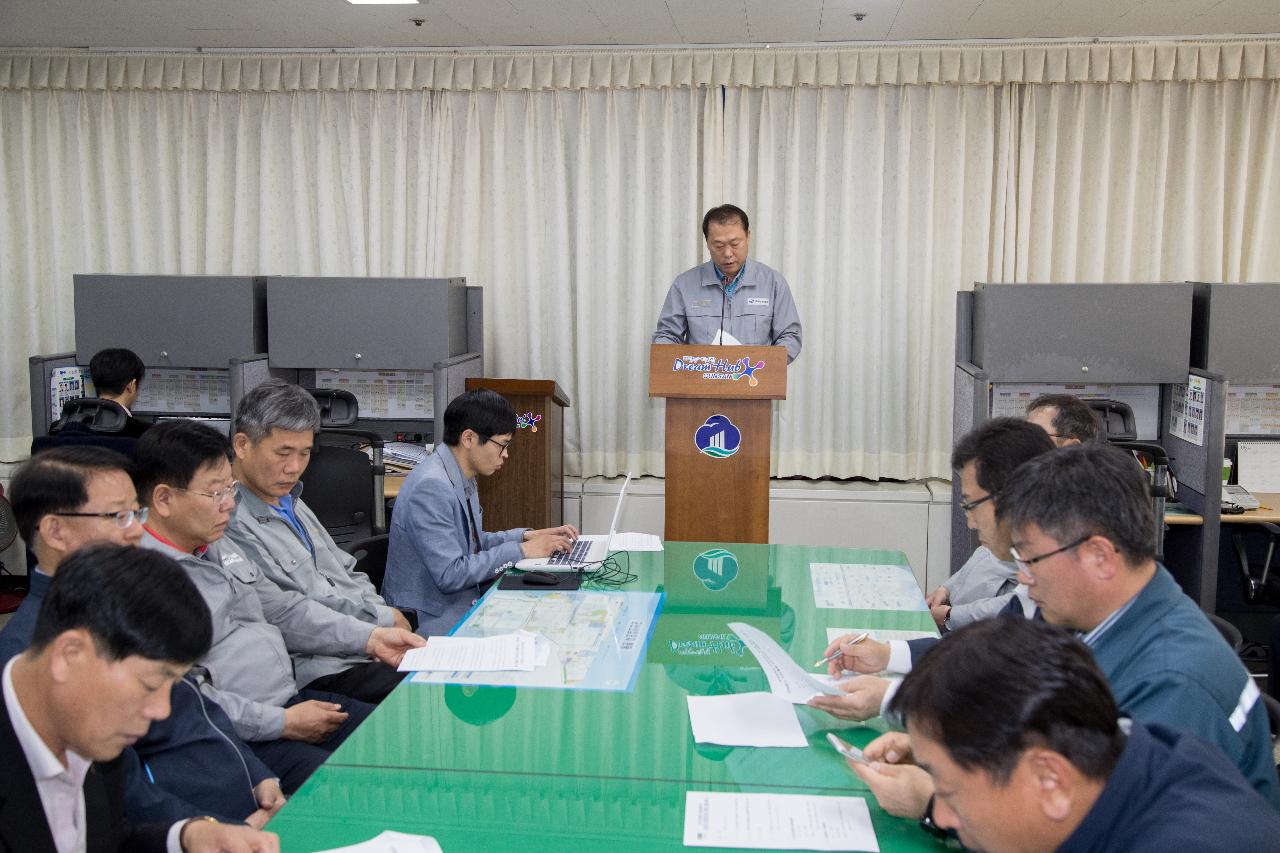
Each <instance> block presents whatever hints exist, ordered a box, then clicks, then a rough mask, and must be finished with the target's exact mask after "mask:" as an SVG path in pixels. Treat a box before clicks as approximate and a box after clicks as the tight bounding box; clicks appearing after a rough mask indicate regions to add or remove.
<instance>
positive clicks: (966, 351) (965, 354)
mask: <svg viewBox="0 0 1280 853" xmlns="http://www.w3.org/2000/svg"><path fill="white" fill-rule="evenodd" d="M956 361H959V362H972V361H973V291H971V290H962V291H960V292H959V293H957V294H956Z"/></svg>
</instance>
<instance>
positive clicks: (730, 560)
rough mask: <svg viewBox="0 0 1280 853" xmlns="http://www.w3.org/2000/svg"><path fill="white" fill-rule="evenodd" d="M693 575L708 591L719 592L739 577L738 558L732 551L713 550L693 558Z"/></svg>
mask: <svg viewBox="0 0 1280 853" xmlns="http://www.w3.org/2000/svg"><path fill="white" fill-rule="evenodd" d="M693 573H694V574H695V575H696V576H697V577H698V580H700V581H702V585H703V586H705V587H706V588H707V589H709V590H711V591H712V592H719V591H720V590H722V589H724V588H725V587H727V586H728V585H729V584H731V583H733V581H734V579H736V578H737V577H738V558H737V557H735V556H733V552H731V551H726V550H725V549H723V548H712V549H711V550H710V551H703V552H702V553H701V554H699V555H698V556H696V557H694V558H693Z"/></svg>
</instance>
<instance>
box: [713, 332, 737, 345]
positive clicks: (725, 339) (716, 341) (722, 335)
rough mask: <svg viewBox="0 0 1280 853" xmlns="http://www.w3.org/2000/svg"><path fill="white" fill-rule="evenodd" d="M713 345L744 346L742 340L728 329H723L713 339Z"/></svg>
mask: <svg viewBox="0 0 1280 853" xmlns="http://www.w3.org/2000/svg"><path fill="white" fill-rule="evenodd" d="M711 346H713V347H714V346H726V347H740V346H742V341H740V340H738V339H737V338H735V337H734V336H733V335H731V334H729V332H728V330H727V329H721V330H720V331H718V332H716V336H715V337H714V338H712V339H711Z"/></svg>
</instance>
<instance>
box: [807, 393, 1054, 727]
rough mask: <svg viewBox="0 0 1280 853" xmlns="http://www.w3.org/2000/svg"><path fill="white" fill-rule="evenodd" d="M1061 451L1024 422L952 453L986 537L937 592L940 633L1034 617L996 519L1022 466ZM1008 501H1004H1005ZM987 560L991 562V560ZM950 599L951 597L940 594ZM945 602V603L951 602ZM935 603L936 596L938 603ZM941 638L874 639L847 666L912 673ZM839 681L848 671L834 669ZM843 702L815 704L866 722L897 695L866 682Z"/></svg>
mask: <svg viewBox="0 0 1280 853" xmlns="http://www.w3.org/2000/svg"><path fill="white" fill-rule="evenodd" d="M1052 450H1053V442H1052V441H1051V440H1050V439H1049V436H1048V435H1046V434H1045V431H1044V430H1043V429H1041V428H1040V427H1038V426H1036V425H1035V424H1033V423H1029V422H1028V421H1024V420H1019V419H1017V418H996V419H995V420H992V421H988V422H987V423H985V424H983V425H982V426H980V427H978V428H977V429H975V430H973V431H972V432H969V433H968V434H966V435H965V436H964V437H963V438H961V439H960V441H959V443H957V444H956V446H955V449H954V450H953V451H952V453H951V467H952V469H953V470H955V471H956V473H957V474H958V475H959V479H960V497H961V503H960V510H961V511H962V512H964V514H965V521H966V522H967V523H968V525H969V528H970V529H971V530H976V531H977V532H978V541H979V542H980V543H981V547H980V548H979V549H978V551H976V552H974V557H973V558H971V559H970V560H969V561H968V562H966V563H965V564H964V566H963V567H962V568H961V569H960V570H959V571H958V572H956V573H955V574H954V575H952V576H951V577H950V578H949V579H948V581H947V584H946V586H944V587H939V588H938V590H936V591H935V593H934V596H937V597H938V598H939V599H940V600H943V601H944V602H945V603H944V604H941V605H934V606H933V610H934V614H935V619H938V616H939V615H941V616H942V618H941V619H938V622H939V627H940V628H941V629H942V630H944V631H949V630H950V629H952V628H954V627H959V626H961V625H965V624H968V623H970V622H974V621H977V620H979V619H984V618H986V617H989V616H995V615H999V614H1001V613H1004V612H1006V611H1008V612H1010V613H1016V612H1021V611H1022V609H1023V608H1024V606H1025V608H1026V611H1027V615H1029V614H1030V613H1031V612H1032V610H1033V608H1032V607H1031V606H1030V604H1029V603H1027V604H1025V605H1024V602H1023V601H1022V599H1020V598H1019V597H1018V596H1017V595H1015V590H1016V589H1017V586H1018V579H1017V572H1018V570H1017V567H1016V566H1015V565H1014V564H1013V563H1012V562H1011V560H1012V557H1011V556H1010V554H1009V545H1010V543H1009V528H1008V526H1007V525H1005V524H1001V523H1000V522H999V521H998V519H997V517H996V507H997V505H999V504H1000V503H1002V502H1003V500H1004V497H1003V494H1002V492H1003V490H1004V488H1005V486H1006V485H1008V483H1009V481H1010V480H1011V479H1012V477H1013V472H1014V471H1016V470H1017V469H1018V467H1019V466H1020V465H1022V463H1024V462H1026V461H1027V460H1029V459H1034V458H1036V457H1037V456H1041V455H1043V454H1046V453H1049V452H1050V451H1052ZM998 495H999V496H1000V497H997V496H998ZM984 553H985V556H984ZM939 593H942V594H944V595H939ZM944 596H945V597H944ZM932 597H933V596H931V598H932ZM847 639H848V638H847V637H842V638H840V639H839V640H837V641H836V642H834V643H832V644H831V646H830V647H829V648H828V649H827V652H826V654H828V655H830V654H834V653H835V652H836V651H837V650H839V649H841V648H842V643H843V642H844V641H846V640H847ZM936 642H937V640H936V639H925V640H910V641H906V642H904V641H902V640H891V641H889V642H887V643H881V642H877V641H876V640H872V639H869V638H868V639H866V640H863V641H861V642H859V643H858V644H857V645H856V646H849V647H843V648H845V649H847V651H846V655H845V657H846V658H849V659H848V660H844V661H843V662H842V663H839V662H833V664H832V666H833V668H834V667H836V666H837V663H839V665H840V666H842V667H843V668H844V669H847V670H850V671H854V672H867V673H871V672H880V671H881V670H886V669H887V670H889V671H890V672H908V671H910V669H911V662H912V661H913V660H916V659H918V658H919V657H920V655H922V654H923V653H924V651H925V650H927V649H928V648H931V647H932V645H933V644H934V643H936ZM833 672H834V674H837V675H838V674H839V672H840V669H839V668H835V669H833ZM841 686H842V687H843V689H844V690H845V691H846V692H845V695H843V696H815V697H814V698H813V699H812V700H811V702H812V704H813V705H814V706H815V707H818V708H821V709H823V710H824V711H828V712H830V713H832V714H835V715H837V716H840V717H845V718H849V719H860V720H865V719H868V718H870V717H874V716H876V715H877V714H879V713H880V708H881V706H882V705H883V704H884V702H885V700H886V699H887V698H888V697H887V691H889V690H890V689H891V688H892V684H891V682H890V681H889V680H888V679H884V678H877V677H875V676H870V675H868V676H863V677H859V678H854V679H850V680H848V681H845V682H843V683H842V685H841Z"/></svg>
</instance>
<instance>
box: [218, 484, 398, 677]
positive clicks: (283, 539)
mask: <svg viewBox="0 0 1280 853" xmlns="http://www.w3.org/2000/svg"><path fill="white" fill-rule="evenodd" d="M290 494H292V495H293V508H294V514H295V515H296V516H297V517H298V522H299V523H300V524H301V525H302V527H303V529H305V530H306V531H307V534H308V535H309V536H310V537H311V543H312V545H313V546H314V547H315V556H312V554H311V549H310V548H308V547H307V544H306V543H305V542H303V541H302V539H301V538H300V537H299V536H298V534H297V533H294V531H293V528H292V527H290V526H289V522H287V521H285V520H284V518H283V517H282V516H281V515H280V513H278V512H276V511H275V510H274V509H272V508H271V507H270V506H268V505H267V504H266V503H265V502H264V501H263V500H262V499H261V498H259V497H258V496H257V495H255V494H253V493H252V492H250V491H249V490H248V489H244V488H241V490H240V492H239V494H238V495H237V497H236V508H235V511H234V512H232V514H231V524H230V525H228V527H227V532H226V538H228V539H230V540H231V541H232V542H234V543H235V545H236V547H237V548H239V549H240V550H241V551H243V552H244V554H245V556H247V557H248V558H249V559H250V560H252V561H253V563H254V564H255V565H257V567H258V568H260V569H261V570H262V573H263V574H264V575H266V576H267V577H268V578H270V579H271V582H272V583H274V584H275V585H276V586H278V587H280V588H281V589H283V590H286V591H289V592H296V593H299V594H301V595H304V596H306V597H307V598H309V599H311V600H312V601H318V602H320V603H321V604H323V605H325V606H326V607H328V608H330V609H331V610H336V611H337V612H339V613H345V614H347V615H348V616H354V617H355V618H357V619H359V620H360V621H362V622H368V623H369V624H370V625H379V626H381V627H383V628H389V627H391V625H392V624H394V623H393V621H392V618H391V615H392V614H391V608H390V607H388V606H387V604H386V602H385V601H383V600H382V596H380V595H378V593H377V591H376V590H375V589H374V588H373V583H372V582H370V580H369V577H368V575H366V574H364V573H363V572H353V571H352V568H353V567H354V566H355V564H356V558H355V557H353V556H351V555H350V554H348V553H347V552H346V551H343V550H342V549H341V548H339V547H338V544H337V543H336V542H334V541H333V537H331V536H330V535H329V533H328V531H326V530H325V529H324V525H322V524H321V523H320V520H319V519H318V518H316V516H315V513H313V512H312V511H311V509H310V508H309V507H308V506H307V505H306V504H304V503H303V502H302V501H301V500H299V495H301V494H302V484H301V483H299V484H297V485H296V486H294V487H293V490H292V491H291V492H290ZM365 660H367V658H365V657H364V655H363V653H362V654H361V655H360V656H359V657H349V656H339V657H333V656H329V655H313V654H306V653H302V652H297V651H295V652H294V654H293V665H294V669H295V670H296V671H297V674H298V683H299V684H300V685H303V686H306V685H307V684H310V683H311V682H312V681H314V680H315V679H317V678H320V677H322V676H325V675H331V674H333V673H335V672H341V671H342V670H344V669H347V668H348V667H350V666H352V665H353V664H356V663H362V662H363V661H365Z"/></svg>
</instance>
